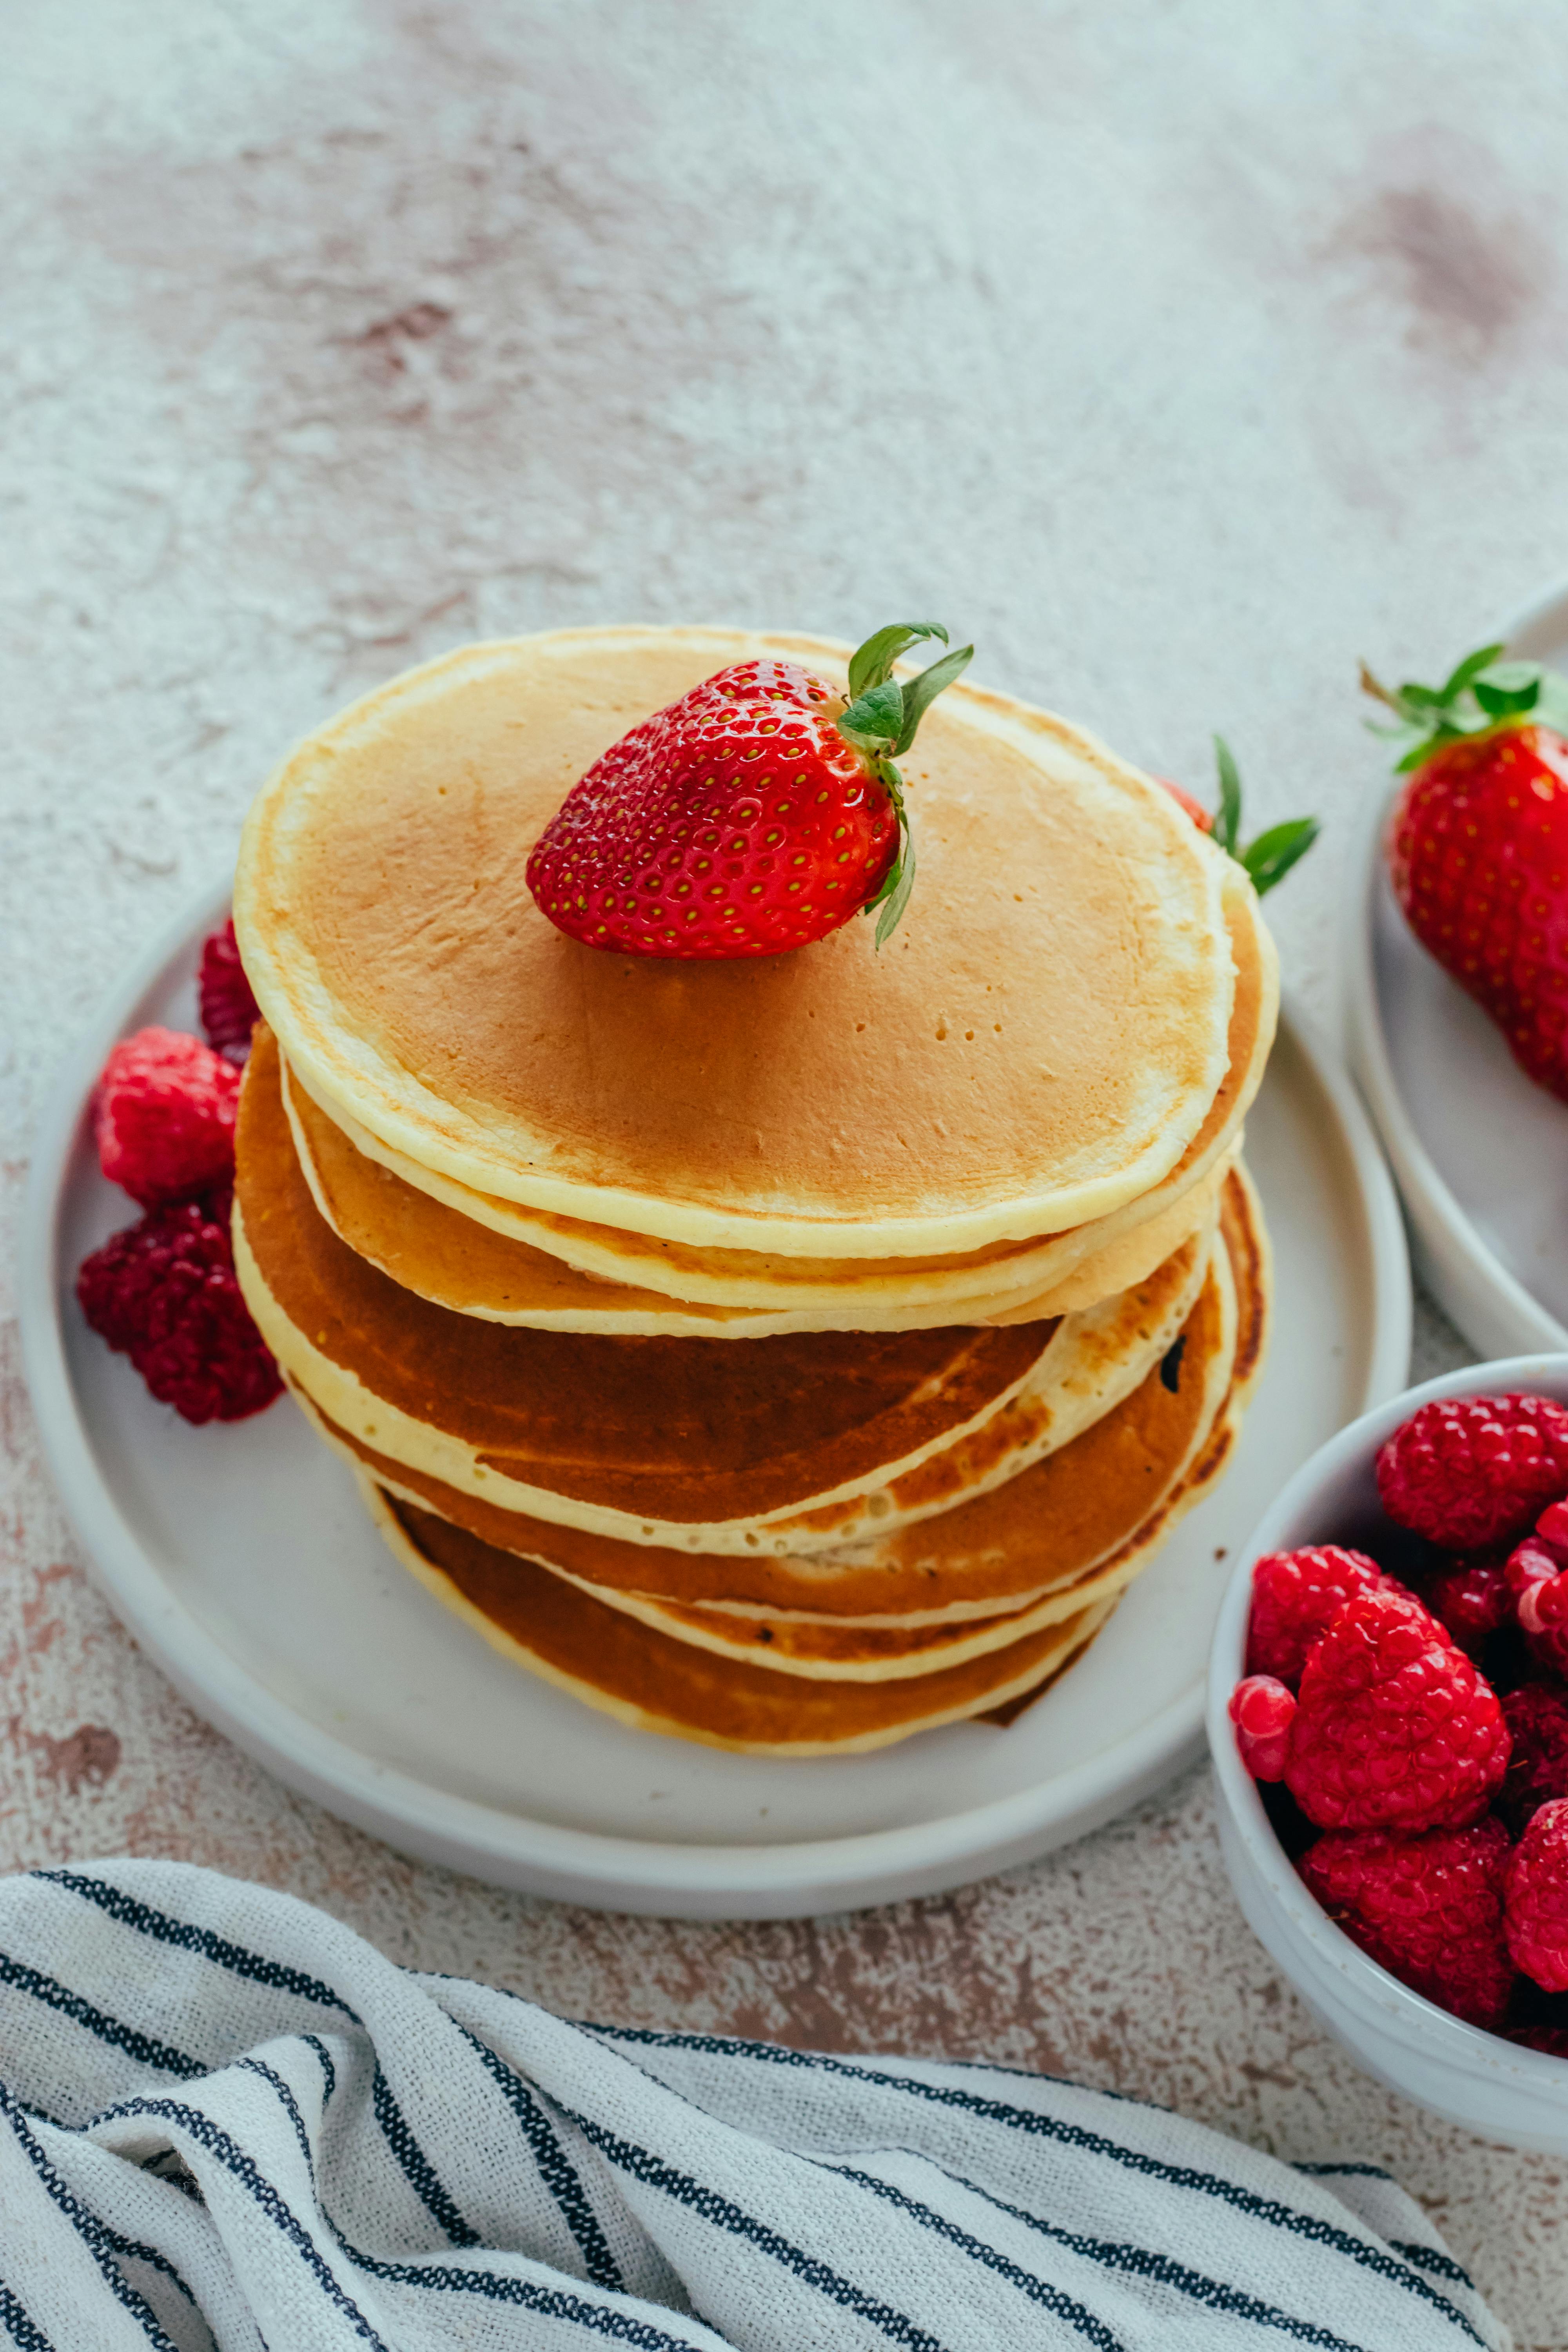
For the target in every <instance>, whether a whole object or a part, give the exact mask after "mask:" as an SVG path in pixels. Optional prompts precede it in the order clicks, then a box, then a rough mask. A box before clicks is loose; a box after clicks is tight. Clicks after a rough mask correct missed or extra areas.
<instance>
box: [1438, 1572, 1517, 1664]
mask: <svg viewBox="0 0 1568 2352" xmlns="http://www.w3.org/2000/svg"><path fill="white" fill-rule="evenodd" d="M1426 1606H1427V1607H1428V1609H1430V1611H1431V1612H1432V1614H1433V1616H1434V1617H1436V1620H1437V1622H1438V1623H1439V1624H1440V1625H1442V1626H1445V1627H1447V1632H1448V1633H1449V1635H1450V1637H1451V1639H1452V1640H1454V1641H1455V1642H1457V1643H1458V1645H1459V1647H1460V1649H1461V1650H1463V1652H1464V1654H1465V1655H1466V1656H1467V1657H1468V1658H1479V1656H1480V1654H1481V1652H1482V1651H1483V1650H1484V1649H1485V1647H1486V1645H1487V1643H1488V1642H1489V1641H1490V1639H1491V1637H1492V1635H1493V1634H1494V1633H1496V1632H1497V1630H1498V1628H1499V1626H1500V1625H1506V1624H1507V1623H1508V1622H1509V1621H1510V1618H1511V1617H1512V1615H1513V1595H1512V1593H1511V1592H1510V1590H1509V1583H1508V1576H1507V1573H1506V1571H1505V1570H1504V1567H1503V1564H1502V1562H1501V1560H1500V1559H1456V1560H1453V1561H1451V1562H1450V1564H1449V1565H1448V1566H1447V1568H1445V1569H1444V1570H1441V1572H1440V1573H1439V1574H1438V1575H1437V1576H1436V1578H1435V1579H1434V1580H1433V1581H1432V1583H1431V1584H1429V1585H1428V1586H1427V1587H1426Z"/></svg>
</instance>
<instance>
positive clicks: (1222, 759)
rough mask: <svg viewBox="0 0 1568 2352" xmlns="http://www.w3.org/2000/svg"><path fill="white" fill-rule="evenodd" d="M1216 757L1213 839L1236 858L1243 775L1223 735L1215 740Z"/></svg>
mask: <svg viewBox="0 0 1568 2352" xmlns="http://www.w3.org/2000/svg"><path fill="white" fill-rule="evenodd" d="M1214 755H1215V761H1216V763H1217V765H1218V768H1219V806H1218V808H1217V809H1216V810H1215V819H1214V833H1213V838H1214V839H1215V841H1217V842H1218V844H1219V845H1220V847H1221V848H1222V849H1223V850H1224V851H1225V853H1226V856H1227V857H1234V856H1236V845H1237V840H1238V838H1239V836H1240V834H1241V775H1240V772H1239V770H1238V769H1237V764H1236V761H1235V759H1234V757H1233V755H1232V752H1231V748H1230V745H1229V744H1228V743H1227V742H1226V740H1225V737H1224V736H1223V735H1216V736H1215V739H1214Z"/></svg>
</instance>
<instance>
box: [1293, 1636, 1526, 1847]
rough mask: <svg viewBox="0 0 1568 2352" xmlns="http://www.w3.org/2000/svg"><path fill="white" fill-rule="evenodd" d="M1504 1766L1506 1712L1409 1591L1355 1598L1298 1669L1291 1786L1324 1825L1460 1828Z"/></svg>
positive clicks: (1481, 1808)
mask: <svg viewBox="0 0 1568 2352" xmlns="http://www.w3.org/2000/svg"><path fill="white" fill-rule="evenodd" d="M1507 1765H1508V1728H1507V1726H1506V1725H1505V1724H1504V1722H1503V1718H1502V1709H1501V1707H1500V1706H1499V1705H1498V1702H1497V1698H1496V1696H1495V1695H1494V1694H1493V1692H1492V1690H1491V1688H1490V1687H1489V1685H1488V1684H1486V1683H1485V1682H1483V1681H1482V1679H1481V1677H1480V1675H1479V1674H1478V1673H1477V1672H1476V1670H1475V1668H1474V1666H1473V1665H1472V1664H1470V1662H1469V1660H1468V1658H1467V1657H1466V1656H1465V1654H1464V1652H1463V1651H1462V1650H1458V1649H1456V1648H1455V1646H1454V1644H1453V1643H1452V1642H1451V1641H1450V1640H1449V1639H1448V1636H1447V1633H1445V1632H1444V1631H1443V1628H1442V1627H1441V1625H1439V1624H1438V1622H1437V1621H1436V1618H1435V1617H1433V1616H1431V1615H1429V1614H1428V1612H1426V1610H1425V1609H1423V1607H1422V1606H1421V1603H1420V1602H1419V1601H1417V1600H1416V1599H1415V1597H1414V1595H1413V1594H1410V1593H1407V1592H1357V1593H1352V1596H1351V1598H1350V1600H1348V1601H1346V1602H1345V1604H1344V1606H1343V1608H1342V1610H1341V1611H1340V1612H1339V1614H1338V1616H1337V1617H1336V1618H1335V1619H1334V1622H1333V1623H1332V1624H1331V1626H1330V1627H1329V1630H1328V1632H1327V1633H1323V1634H1321V1636H1320V1637H1319V1640H1318V1643H1317V1645H1316V1647H1315V1648H1314V1649H1313V1651H1312V1653H1311V1654H1310V1657H1309V1658H1308V1660H1307V1663H1306V1664H1305V1666H1304V1667H1303V1668H1302V1670H1301V1690H1300V1700H1299V1703H1298V1705H1297V1709H1296V1717H1295V1720H1294V1722H1293V1723H1292V1724H1291V1726H1290V1737H1289V1747H1288V1748H1287V1751H1286V1758H1285V1781H1286V1785H1287V1787H1288V1788H1289V1790H1290V1793H1291V1795H1292V1796H1293V1797H1294V1798H1295V1800H1296V1802H1297V1803H1298V1804H1299V1805H1300V1808H1301V1811H1303V1812H1304V1813H1305V1814H1306V1815H1307V1817H1308V1819H1309V1820H1310V1821H1314V1822H1317V1824H1318V1826H1319V1828H1320V1829H1379V1828H1387V1829H1402V1830H1412V1831H1419V1830H1433V1829H1464V1828H1466V1827H1468V1824H1469V1823H1470V1822H1474V1821H1479V1818H1480V1816H1481V1814H1482V1813H1484V1812H1485V1811H1486V1809H1487V1807H1488V1805H1489V1803H1490V1801H1491V1799H1492V1797H1493V1795H1494V1793H1495V1792H1496V1790H1497V1788H1498V1785H1499V1783H1500V1781H1501V1780H1502V1776H1503V1773H1504V1771H1505V1769H1507Z"/></svg>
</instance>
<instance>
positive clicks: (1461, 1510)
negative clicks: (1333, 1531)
mask: <svg viewBox="0 0 1568 2352" xmlns="http://www.w3.org/2000/svg"><path fill="white" fill-rule="evenodd" d="M1377 1489H1378V1493H1379V1494H1380V1495H1381V1496H1382V1497H1383V1507H1384V1510H1385V1511H1386V1512H1387V1513H1388V1516H1389V1517H1390V1518H1391V1519H1394V1520H1395V1521H1396V1522H1397V1523H1398V1525H1399V1526H1400V1527H1402V1528H1411V1529H1412V1530H1413V1531H1414V1532H1415V1534H1416V1535H1420V1536H1426V1538H1428V1539H1429V1540H1430V1541H1431V1542H1433V1543H1436V1544H1441V1545H1442V1546H1443V1549H1445V1550H1446V1551H1487V1550H1489V1549H1492V1548H1493V1547H1494V1546H1499V1545H1507V1544H1510V1543H1513V1542H1515V1541H1516V1540H1517V1538H1519V1537H1520V1536H1521V1535H1522V1534H1523V1533H1524V1531H1525V1529H1526V1528H1528V1527H1529V1526H1530V1525H1531V1522H1532V1521H1533V1520H1534V1518H1535V1517H1536V1515H1537V1513H1538V1512H1539V1511H1540V1510H1541V1509H1542V1506H1543V1505H1544V1504H1547V1503H1551V1502H1554V1501H1556V1500H1558V1499H1559V1498H1560V1497H1561V1496H1564V1495H1568V1411H1565V1410H1564V1408H1563V1406H1562V1405H1560V1404H1554V1403H1553V1402H1552V1399H1551V1398H1550V1397H1537V1396H1493V1397H1435V1398H1434V1399H1433V1400H1432V1402H1431V1403H1430V1404H1424V1405H1423V1406H1422V1407H1421V1409H1420V1411H1419V1412H1415V1413H1413V1414H1412V1415H1411V1417H1410V1419H1409V1420H1408V1421H1407V1422H1405V1424H1404V1426H1403V1427H1402V1428H1399V1429H1396V1430H1395V1431H1394V1435H1393V1436H1392V1437H1391V1438H1390V1439H1389V1440H1388V1442H1387V1444H1385V1445H1384V1448H1383V1451H1382V1452H1381V1454H1379V1455H1378V1457H1377Z"/></svg>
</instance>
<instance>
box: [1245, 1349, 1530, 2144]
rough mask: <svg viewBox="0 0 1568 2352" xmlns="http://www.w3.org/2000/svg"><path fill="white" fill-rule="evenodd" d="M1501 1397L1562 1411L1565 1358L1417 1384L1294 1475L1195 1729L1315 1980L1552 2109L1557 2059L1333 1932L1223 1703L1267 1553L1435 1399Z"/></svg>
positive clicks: (1510, 1361) (1257, 1542)
mask: <svg viewBox="0 0 1568 2352" xmlns="http://www.w3.org/2000/svg"><path fill="white" fill-rule="evenodd" d="M1510 1393H1514V1394H1517V1393H1525V1394H1529V1393H1537V1394H1542V1395H1547V1396H1552V1397H1554V1398H1555V1399H1556V1400H1557V1401H1559V1402H1563V1403H1568V1353H1565V1352H1561V1351H1552V1352H1547V1353H1540V1354H1532V1355H1522V1356H1504V1357H1499V1358H1496V1359H1493V1360H1490V1361H1489V1362H1486V1363H1479V1364H1467V1365H1464V1366H1463V1367H1461V1369H1460V1370H1458V1371H1453V1372H1445V1373H1442V1374H1440V1375H1439V1376H1438V1377H1437V1378H1436V1379H1434V1380H1430V1381H1422V1382H1421V1383H1420V1384H1419V1385H1418V1386H1416V1387H1414V1388H1410V1389H1406V1390H1405V1391H1404V1393H1403V1394H1402V1395H1400V1396H1397V1397H1393V1398H1391V1399H1390V1400H1389V1402H1387V1403H1386V1404H1381V1405H1375V1406H1373V1409H1372V1411H1371V1412H1364V1413H1363V1414H1362V1415H1361V1417H1360V1418H1359V1420H1356V1421H1352V1422H1347V1423H1346V1424H1345V1426H1344V1428H1343V1429H1342V1430H1339V1431H1337V1432H1336V1433H1335V1434H1334V1435H1333V1436H1332V1437H1331V1438H1330V1439H1329V1440H1328V1441H1327V1443H1326V1444H1322V1445H1321V1446H1320V1447H1319V1448H1318V1451H1317V1452H1316V1453H1315V1454H1311V1455H1310V1457H1309V1458H1308V1460H1307V1461H1305V1462H1304V1463H1303V1464H1302V1465H1301V1467H1300V1469H1299V1470H1298V1471H1297V1472H1296V1474H1295V1475H1294V1476H1293V1477H1292V1478H1290V1479H1289V1481H1288V1482H1287V1483H1286V1485H1285V1486H1282V1487H1281V1489H1280V1491H1279V1494H1278V1495H1277V1496H1275V1498H1274V1501H1273V1503H1272V1504H1271V1505H1270V1506H1269V1507H1268V1510H1267V1511H1266V1512H1265V1513H1264V1516H1263V1517H1262V1518H1261V1519H1260V1520H1259V1522H1258V1526H1257V1528H1255V1529H1254V1530H1253V1533H1252V1534H1251V1536H1250V1537H1249V1538H1247V1543H1246V1545H1245V1546H1244V1547H1243V1549H1242V1550H1241V1551H1240V1552H1239V1554H1238V1555H1237V1561H1236V1565H1235V1567H1234V1569H1233V1570H1232V1571H1231V1576H1230V1580H1229V1582H1228V1583H1227V1584H1226V1590H1225V1597H1224V1599H1223V1600H1222V1601H1221V1603H1220V1609H1219V1614H1218V1616H1217V1618H1216V1620H1215V1632H1214V1640H1213V1643H1212V1644H1211V1646H1210V1650H1209V1677H1208V1697H1207V1706H1206V1712H1205V1721H1206V1727H1207V1731H1208V1740H1209V1753H1210V1756H1211V1758H1212V1759H1213V1763H1214V1769H1215V1780H1216V1782H1217V1784H1218V1795H1219V1802H1220V1805H1221V1807H1222V1809H1223V1811H1225V1812H1226V1814H1227V1815H1228V1816H1229V1822H1230V1826H1231V1827H1232V1829H1233V1830H1234V1832H1235V1834H1236V1836H1237V1839H1238V1840H1239V1842H1240V1843H1241V1845H1242V1847H1243V1849H1244V1850H1245V1852H1246V1854H1247V1860H1248V1862H1249V1864H1251V1866H1252V1868H1253V1870H1254V1871H1255V1873H1256V1874H1257V1876H1258V1879H1259V1880H1260V1882H1261V1884H1262V1885H1263V1887H1264V1889H1265V1890H1266V1891H1267V1895H1268V1902H1269V1907H1270V1908H1271V1909H1272V1910H1274V1911H1276V1912H1278V1913H1279V1914H1280V1915H1281V1916H1282V1917H1283V1918H1284V1919H1286V1920H1288V1921H1289V1923H1290V1924H1291V1926H1292V1927H1294V1928H1295V1930H1296V1932H1297V1934H1298V1935H1299V1937H1300V1938H1301V1940H1302V1941H1303V1942H1304V1943H1305V1944H1306V1945H1307V1946H1308V1948H1310V1950H1311V1952H1312V1953H1313V1955H1314V1957H1315V1958H1317V1959H1318V1961H1319V1962H1320V1963H1321V1965H1322V1967H1323V1969H1324V1970H1325V1972H1326V1973H1327V1974H1328V1975H1329V1976H1330V1977H1331V1978H1336V1979H1341V1980H1342V1986H1343V1991H1342V1995H1341V1997H1342V1998H1343V1999H1345V2000H1348V2001H1349V2002H1350V2003H1351V2004H1352V2005H1353V2006H1354V2007H1355V2009H1356V2010H1357V2011H1358V2012H1361V2013H1363V2015H1364V2012H1365V2011H1367V2010H1368V2009H1372V2008H1375V2010H1376V2011H1377V2012H1378V2013H1379V2015H1380V2018H1381V2020H1382V2021H1383V2023H1384V2026H1385V2027H1387V2028H1389V2029H1391V2030H1392V2031H1393V2032H1394V2035H1395V2038H1396V2039H1398V2040H1399V2041H1401V2042H1404V2043H1405V2044H1406V2046H1409V2045H1411V2044H1415V2045H1418V2046H1419V2047H1420V2048H1421V2050H1422V2051H1423V2053H1425V2054H1426V2056H1428V2057H1447V2059H1448V2060H1449V2061H1450V2062H1451V2063H1454V2064H1456V2065H1458V2066H1462V2067H1463V2068H1464V2069H1465V2071H1466V2072H1467V2073H1468V2074H1472V2075H1473V2074H1485V2075H1488V2076H1490V2077H1494V2078H1497V2077H1511V2078H1512V2079H1513V2080H1514V2081H1515V2082H1516V2083H1517V2084H1519V2086H1520V2087H1521V2089H1523V2088H1529V2089H1530V2090H1531V2091H1532V2092H1534V2091H1540V2092H1548V2093H1554V2094H1555V2095H1557V2096H1558V2097H1561V2096H1562V2094H1563V2090H1564V2089H1565V2088H1568V2075H1564V2074H1563V2071H1562V2070H1563V2064H1564V2061H1563V2059H1562V2058H1559V2057H1557V2056H1555V2055H1553V2053H1551V2052H1549V2051H1544V2050H1532V2049H1531V2048H1530V2047H1529V2046H1528V2045H1527V2044H1525V2043H1522V2042H1509V2041H1506V2040H1505V2039H1504V2038H1503V2036H1502V2035H1501V2034H1499V2033H1493V2032H1490V2031H1489V2029H1488V2028H1487V2027H1485V2026H1480V2025H1471V2024H1468V2023H1467V2022H1466V2021H1465V2020H1464V2019H1462V2018H1458V2017H1453V2016H1450V2014H1449V2013H1448V2011H1447V2010H1444V2009H1439V2008H1438V2007H1437V2005H1436V2002H1435V2001H1430V2000H1427V1999H1426V1995H1425V1994H1424V1993H1418V1992H1415V1991H1413V1990H1411V1988H1410V1987H1409V1986H1408V1985H1405V1984H1402V1983H1401V1982H1400V1979H1398V1978H1397V1977H1395V1976H1394V1975H1392V1974H1391V1973H1390V1972H1389V1970H1388V1969H1385V1968H1384V1967H1383V1966H1382V1965H1381V1963H1380V1962H1378V1961H1376V1960H1374V1959H1373V1958H1371V1957H1370V1955H1369V1954H1367V1953H1366V1952H1363V1950H1362V1948H1361V1947H1360V1945H1359V1944H1356V1943H1354V1942H1352V1939H1351V1937H1349V1936H1347V1935H1346V1934H1345V1932H1344V1930H1343V1929H1342V1927H1336V1925H1335V1924H1334V1922H1333V1920H1332V1919H1331V1918H1330V1916H1329V1915H1328V1913H1327V1912H1326V1911H1325V1910H1324V1909H1323V1907H1322V1906H1321V1904H1320V1903H1319V1902H1318V1900H1317V1898H1316V1896H1315V1895H1312V1894H1311V1893H1310V1890H1309V1888H1308V1886H1307V1885H1306V1882H1305V1881H1304V1880H1303V1879H1302V1878H1301V1877H1300V1874H1299V1873H1298V1871H1297V1870H1296V1867H1295V1865H1294V1864H1293V1863H1292V1862H1291V1861H1290V1859H1289V1855H1288V1854H1287V1853H1286V1852H1285V1849H1284V1847H1283V1846H1282V1845H1281V1844H1280V1843H1279V1838H1278V1837H1277V1836H1276V1834H1275V1831H1274V1825H1273V1823H1272V1822H1270V1821H1269V1819H1268V1814H1267V1812H1266V1811H1264V1808H1263V1801H1262V1799H1261V1797H1260V1796H1259V1795H1258V1783H1257V1782H1256V1781H1255V1780H1253V1778H1252V1775H1251V1774H1250V1773H1249V1772H1248V1771H1247V1769H1246V1767H1245V1765H1244V1764H1243V1763H1242V1761H1241V1756H1240V1752H1239V1750H1238V1748H1237V1744H1236V1738H1235V1735H1234V1733H1233V1730H1232V1727H1231V1722H1230V1715H1229V1704H1230V1695H1231V1692H1232V1691H1233V1689H1234V1688H1235V1686H1236V1685H1237V1681H1238V1680H1240V1678H1241V1675H1242V1672H1243V1668H1244V1664H1245V1651H1246V1638H1247V1616H1248V1613H1249V1608H1250V1602H1251V1595H1252V1571H1253V1568H1254V1566H1255V1565H1256V1563H1257V1562H1258V1559H1261V1558H1262V1556H1263V1555H1264V1554H1265V1553H1266V1552H1269V1551H1274V1550H1277V1549H1279V1536H1280V1535H1281V1533H1282V1532H1283V1531H1284V1529H1285V1528H1288V1527H1289V1524H1290V1522H1291V1521H1292V1520H1293V1519H1294V1518H1295V1517H1297V1516H1298V1514H1299V1513H1300V1511H1301V1510H1302V1508H1303V1507H1304V1506H1307V1505H1309V1504H1310V1501H1311V1499H1312V1497H1313V1496H1314V1495H1315V1494H1317V1493H1319V1492H1320V1491H1321V1489H1322V1488H1323V1487H1324V1486H1327V1485H1328V1484H1329V1483H1330V1482H1331V1480H1332V1479H1334V1478H1336V1477H1337V1476H1338V1475H1340V1474H1341V1472H1342V1471H1343V1470H1345V1469H1346V1468H1347V1467H1349V1466H1350V1465H1352V1464H1355V1463H1357V1462H1364V1463H1366V1464H1367V1465H1369V1466H1370V1462H1371V1458H1372V1456H1373V1454H1375V1453H1376V1451H1377V1449H1378V1447H1380V1446H1381V1445H1382V1444H1383V1443H1384V1439H1385V1438H1387V1437H1389V1436H1392V1434H1393V1433H1394V1430H1396V1429H1397V1428H1398V1427H1399V1426H1400V1424H1401V1423H1403V1422H1405V1421H1407V1420H1408V1419H1409V1417H1410V1415H1411V1414H1412V1413H1413V1412H1416V1411H1417V1410H1418V1409H1419V1408H1420V1407H1421V1406H1422V1405H1424V1404H1426V1403H1429V1402H1431V1401H1432V1400H1433V1399H1434V1398H1438V1397H1452V1396H1485V1395H1491V1394H1498V1395H1502V1394H1510ZM1226 1867H1227V1869H1228V1868H1229V1860H1228V1856H1227V1858H1226ZM1275 1957H1276V1959H1277V1960H1278V1955H1276V1956H1275ZM1279 1966H1280V1967H1281V1969H1283V1972H1284V1973H1285V1974H1286V1975H1287V1976H1289V1977H1291V1978H1292V1979H1295V1970H1294V1969H1293V1968H1292V1967H1291V1966H1289V1964H1288V1963H1286V1962H1283V1961H1279ZM1298 1990H1301V1991H1303V1992H1305V1991H1306V1990H1307V1989H1306V1988H1305V1987H1304V1986H1301V1985H1300V1984H1298ZM1312 1998H1313V1999H1314V2000H1317V2001H1321V2000H1322V1999H1323V1998H1324V1993H1323V1989H1322V1988H1321V1986H1317V1987H1314V1988H1313V1990H1312Z"/></svg>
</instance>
